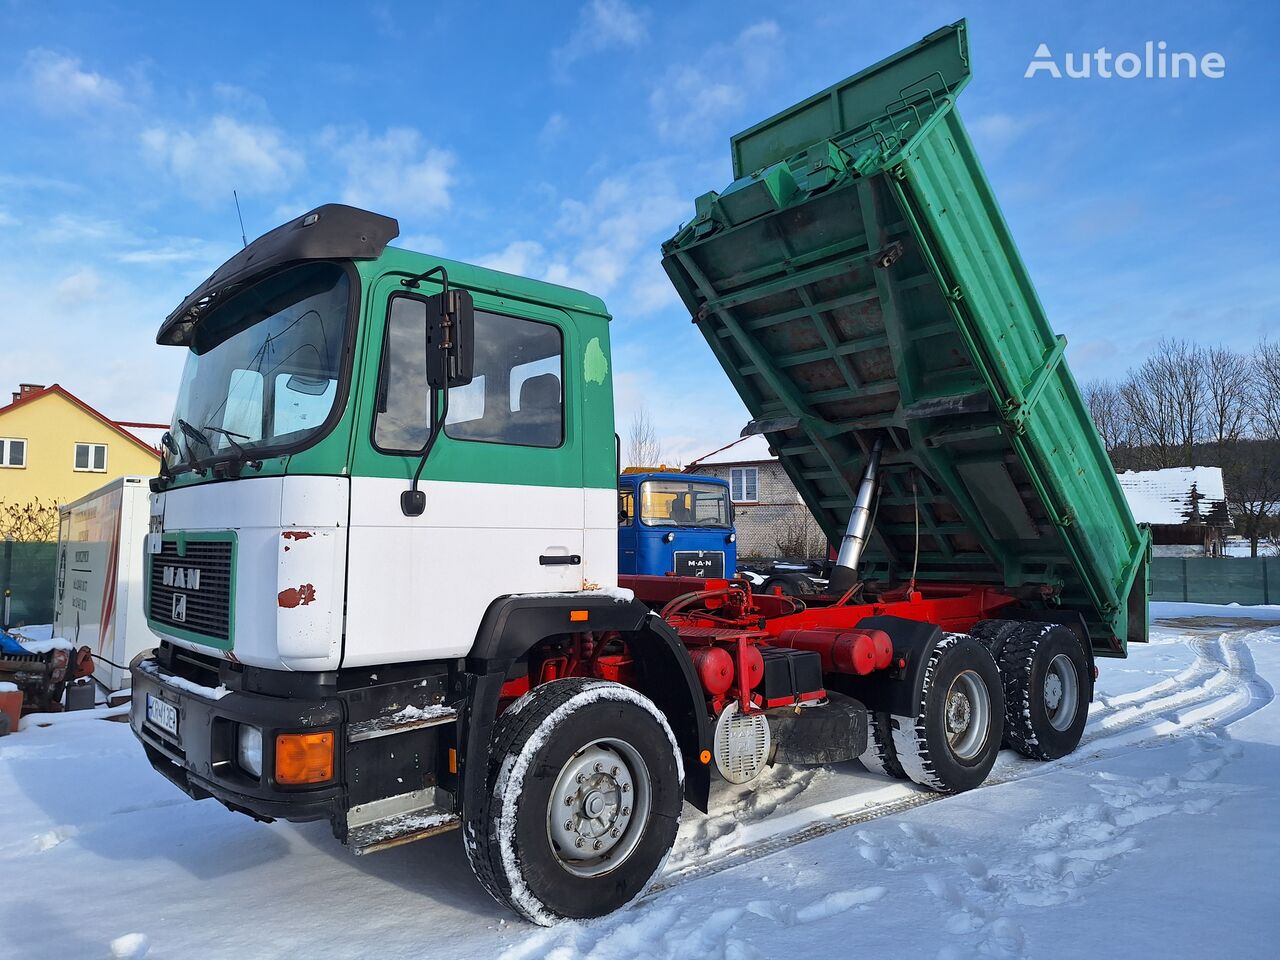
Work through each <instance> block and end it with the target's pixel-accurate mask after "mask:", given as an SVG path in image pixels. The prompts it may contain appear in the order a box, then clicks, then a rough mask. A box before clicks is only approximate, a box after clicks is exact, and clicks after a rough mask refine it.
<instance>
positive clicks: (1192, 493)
mask: <svg viewBox="0 0 1280 960" xmlns="http://www.w3.org/2000/svg"><path fill="white" fill-rule="evenodd" d="M1119 479H1120V486H1121V487H1122V488H1123V489H1124V495H1125V499H1126V500H1128V501H1129V509H1130V510H1132V511H1133V518H1134V519H1135V520H1137V521H1138V522H1139V523H1152V524H1183V523H1209V524H1220V525H1227V524H1230V523H1231V516H1230V514H1229V513H1228V512H1227V502H1226V491H1225V488H1224V487H1223V484H1222V468H1221V467H1168V468H1166V469H1164V470H1126V471H1125V472H1124V473H1122V474H1120V477H1119Z"/></svg>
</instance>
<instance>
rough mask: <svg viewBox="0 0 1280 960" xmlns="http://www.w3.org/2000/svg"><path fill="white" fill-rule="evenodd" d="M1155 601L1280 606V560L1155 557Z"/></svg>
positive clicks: (1261, 558) (1153, 561) (1153, 594)
mask: <svg viewBox="0 0 1280 960" xmlns="http://www.w3.org/2000/svg"><path fill="white" fill-rule="evenodd" d="M1151 599H1152V600H1175V601H1176V600H1181V601H1187V602H1190V603H1240V604H1250V605H1253V604H1259V603H1280V557H1256V558H1249V557H1154V558H1152V560H1151Z"/></svg>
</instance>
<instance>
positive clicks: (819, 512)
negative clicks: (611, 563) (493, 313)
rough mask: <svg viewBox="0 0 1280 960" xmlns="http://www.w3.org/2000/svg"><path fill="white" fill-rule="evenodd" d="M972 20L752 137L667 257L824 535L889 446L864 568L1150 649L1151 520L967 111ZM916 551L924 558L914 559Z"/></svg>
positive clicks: (1112, 647)
mask: <svg viewBox="0 0 1280 960" xmlns="http://www.w3.org/2000/svg"><path fill="white" fill-rule="evenodd" d="M968 81H969V55H968V45H967V38H966V31H965V23H964V21H960V22H958V23H955V24H952V25H951V26H948V27H945V28H943V29H941V30H939V31H937V32H936V33H933V34H930V35H929V36H927V37H925V38H924V39H923V40H921V41H920V42H919V43H918V44H916V45H915V46H913V47H910V48H908V49H907V50H904V51H902V52H901V53H899V54H897V55H895V56H893V57H890V58H888V59H887V60H884V61H882V62H880V63H878V64H876V65H875V66H873V67H870V68H868V69H866V70H864V71H862V72H861V73H858V74H856V75H855V76H853V77H850V78H849V79H848V80H845V81H843V82H842V83H838V84H836V85H835V86H833V87H831V88H829V89H827V90H824V91H823V92H821V93H819V94H817V95H815V96H813V97H810V98H809V99H807V100H805V101H803V102H802V103H799V104H797V105H795V106H794V107H792V108H791V109H789V110H785V111H783V112H782V113H779V114H778V115H776V116H774V117H771V118H770V119H768V120H765V121H764V122H763V123H759V124H757V125H756V126H754V127H752V128H750V129H749V130H746V131H745V132H743V133H740V134H738V135H737V136H736V137H734V138H733V140H732V149H733V162H734V176H735V177H736V178H737V179H735V180H734V182H733V183H732V184H730V185H729V186H728V187H726V188H725V189H724V190H723V191H721V192H720V193H708V194H704V195H703V196H701V197H699V198H698V200H697V202H696V216H695V218H694V219H693V220H692V221H691V222H690V223H689V224H687V225H686V226H684V227H683V228H681V230H680V231H679V233H677V234H676V236H675V237H673V238H672V239H671V240H669V241H668V242H667V243H666V244H664V246H663V253H664V261H663V262H664V265H665V267H666V270H667V273H668V274H669V275H670V277H671V279H672V281H673V283H674V284H675V286H676V289H677V290H678V291H679V293H680V296H681V298H682V299H683V300H684V302H685V304H686V306H687V307H688V308H689V310H690V312H691V314H692V315H693V317H694V321H695V322H696V323H697V325H698V327H699V329H700V330H701V331H702V333H703V335H704V336H705V337H706V339H707V342H708V343H709V344H710V345H711V349H712V351H713V352H714V353H715V355H716V358H717V359H718V360H719V361H720V363H721V365H722V366H723V367H724V369H725V372H726V373H727V374H728V375H729V377H730V379H731V380H732V381H733V383H734V386H735V387H736V388H737V389H738V392H739V393H740V394H741V395H742V398H743V400H744V401H745V403H746V405H747V407H748V409H749V410H750V411H751V414H752V416H753V417H754V418H755V420H754V421H753V424H752V425H751V426H750V427H748V430H750V431H753V432H760V433H764V434H765V435H766V436H767V438H768V440H769V444H770V447H771V448H772V449H773V450H774V451H775V452H776V453H777V455H778V456H779V458H780V459H781V462H782V464H783V466H784V467H785V469H786V471H787V473H788V475H789V476H790V477H791V479H792V481H793V482H794V483H795V485H796V487H797V489H798V490H799V491H800V495H801V497H802V498H803V499H804V501H805V503H806V504H807V505H808V506H809V509H810V510H812V512H813V515H814V517H815V518H816V519H817V521H818V523H819V524H820V525H821V526H822V529H823V531H824V532H825V533H826V535H827V537H828V538H829V539H830V540H831V541H832V542H833V543H838V542H839V539H840V537H841V535H842V533H843V532H844V529H845V525H846V522H847V520H848V517H849V513H850V510H851V508H852V505H853V501H854V497H855V495H856V492H857V488H858V482H859V477H860V474H861V472H862V469H863V466H864V464H865V462H866V459H867V456H868V453H869V451H870V449H871V447H872V445H873V444H874V443H875V442H876V440H877V439H881V440H882V441H883V443H884V449H885V453H884V460H883V468H882V476H883V485H882V494H881V499H880V502H879V507H878V515H877V519H876V524H875V533H874V536H873V538H872V541H871V543H870V545H869V547H868V551H867V554H866V556H865V557H864V566H863V570H864V572H865V575H866V576H867V577H871V578H877V579H880V580H891V581H894V582H898V583H901V582H904V581H907V580H909V579H910V578H911V576H912V574H913V570H914V571H915V576H916V577H917V578H918V579H920V580H927V581H934V582H964V583H989V584H995V585H1002V586H1005V587H1013V588H1026V589H1024V590H1023V591H1022V593H1023V595H1024V596H1025V597H1026V598H1027V600H1026V602H1028V603H1029V604H1032V605H1037V604H1045V605H1059V604H1060V605H1061V606H1063V607H1066V608H1070V609H1075V610H1078V611H1080V613H1081V614H1082V615H1083V616H1084V619H1085V621H1086V623H1087V626H1088V629H1089V632H1090V636H1091V638H1092V642H1093V647H1094V650H1095V652H1096V653H1097V654H1099V655H1111V656H1123V655H1124V653H1125V644H1126V643H1127V642H1128V641H1131V640H1132V641H1139V640H1145V639H1146V613H1147V609H1146V600H1147V559H1148V555H1149V552H1150V550H1149V543H1150V538H1149V534H1148V532H1147V531H1146V530H1145V529H1144V528H1139V527H1138V526H1137V524H1135V523H1134V520H1133V517H1132V515H1131V514H1130V512H1129V508H1128V505H1127V504H1126V502H1125V499H1124V495H1123V493H1122V492H1121V489H1120V485H1119V483H1118V482H1117V480H1116V477H1115V472H1114V470H1113V469H1112V466H1111V462H1110V460H1109V459H1108V457H1107V453H1106V450H1105V448H1104V447H1103V445H1102V442H1101V440H1100V439H1099V438H1098V435H1097V432H1096V431H1095V429H1094V427H1093V425H1092V422H1091V421H1090V419H1089V416H1088V412H1087V410H1086V407H1085V405H1084V402H1083V400H1082V399H1081V396H1080V391H1079V389H1078V388H1077V386H1076V383H1075V380H1074V379H1073V377H1072V376H1071V372H1070V371H1069V370H1068V368H1067V364H1066V363H1065V361H1064V348H1065V345H1066V340H1065V338H1063V337H1060V336H1055V335H1054V333H1053V332H1052V330H1051V329H1050V327H1049V323H1048V320H1047V319H1046V317H1045V313H1044V309H1043V308H1042V306H1041V304H1040V301H1039V299H1038V297H1037V296H1036V292H1035V289H1034V287H1033V285H1032V283H1031V278H1030V277H1029V276H1028V274H1027V270H1026V267H1025V266H1024V265H1023V263H1022V260H1021V258H1020V257H1019V255H1018V250H1017V248H1016V246H1015V245H1014V242H1013V238H1012V237H1011V236H1010V234H1009V229H1008V226H1007V225H1006V223H1005V221H1004V218H1003V216H1002V215H1001V213H1000V209H999V207H998V205H997V204H996V200H995V197H994V195H993V194H992V191H991V187H990V185H989V184H988V183H987V179H986V176H985V175H984V173H983V171H982V166H981V164H980V163H979V162H978V158H977V156H976V155H975V154H974V150H973V145H972V144H971V143H970V142H969V136H968V134H967V133H966V131H965V128H964V124H963V123H962V122H961V119H960V115H959V113H958V112H957V110H956V97H957V96H958V94H959V93H960V91H961V90H962V89H963V88H964V87H965V85H966V84H967V83H968ZM917 551H918V556H917Z"/></svg>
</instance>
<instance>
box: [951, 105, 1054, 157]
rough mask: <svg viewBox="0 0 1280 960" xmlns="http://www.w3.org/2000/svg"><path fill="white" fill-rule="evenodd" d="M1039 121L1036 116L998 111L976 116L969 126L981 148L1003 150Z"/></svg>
mask: <svg viewBox="0 0 1280 960" xmlns="http://www.w3.org/2000/svg"><path fill="white" fill-rule="evenodd" d="M1038 122H1039V118H1038V117H1035V116H1029V115H1019V116H1014V115H1013V114H1011V113H1000V112H997V113H986V114H982V115H980V116H978V117H976V118H975V119H973V120H972V121H970V122H969V123H968V127H969V133H970V134H971V135H972V136H973V139H974V140H975V141H977V143H978V146H979V148H980V149H982V150H1003V149H1004V148H1005V147H1007V146H1009V145H1010V144H1011V143H1013V142H1014V141H1015V140H1017V139H1018V138H1019V137H1021V136H1022V135H1023V134H1024V133H1026V131H1027V130H1029V129H1030V128H1031V127H1033V126H1035V125H1036V123H1038Z"/></svg>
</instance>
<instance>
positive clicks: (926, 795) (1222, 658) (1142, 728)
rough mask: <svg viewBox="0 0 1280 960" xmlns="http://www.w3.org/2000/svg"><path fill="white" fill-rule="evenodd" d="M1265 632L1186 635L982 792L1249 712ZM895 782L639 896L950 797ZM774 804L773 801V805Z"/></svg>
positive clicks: (1261, 688) (1008, 764) (1268, 697)
mask: <svg viewBox="0 0 1280 960" xmlns="http://www.w3.org/2000/svg"><path fill="white" fill-rule="evenodd" d="M1270 632H1272V630H1270V629H1268V630H1252V629H1249V630H1235V631H1229V632H1227V633H1223V634H1221V635H1219V636H1217V637H1196V638H1193V639H1189V640H1186V641H1184V642H1185V643H1186V644H1187V645H1188V646H1190V647H1191V648H1192V650H1194V651H1195V653H1196V661H1195V662H1194V663H1193V664H1192V665H1191V666H1190V667H1188V668H1187V669H1185V670H1183V671H1180V672H1179V673H1178V674H1176V675H1175V676H1174V677H1170V678H1165V679H1164V680H1161V681H1159V682H1158V683H1155V684H1152V685H1151V686H1150V687H1147V688H1144V689H1143V690H1138V691H1135V692H1134V693H1131V694H1125V695H1122V696H1119V697H1115V698H1111V699H1110V700H1108V701H1107V702H1105V703H1102V704H1100V705H1099V709H1098V710H1097V711H1096V712H1097V713H1098V714H1099V716H1097V717H1095V716H1094V713H1095V711H1090V714H1091V715H1090V718H1089V725H1088V726H1086V728H1085V734H1084V736H1083V737H1082V738H1081V742H1080V746H1079V747H1077V748H1076V751H1075V752H1074V753H1072V754H1070V755H1068V756H1066V757H1063V758H1062V759H1060V760H1052V761H1048V762H1037V761H1030V760H1022V759H1021V758H1019V759H1017V760H1013V759H1012V758H1006V755H1005V754H1003V753H1002V755H1001V760H1003V761H1005V762H1003V763H1000V762H998V763H997V769H996V770H995V771H993V773H992V776H990V777H989V778H988V779H987V781H986V782H985V783H984V784H983V785H982V786H981V787H979V788H977V789H979V790H985V789H987V788H988V787H993V786H999V785H1001V784H1005V783H1011V782H1013V781H1016V780H1020V779H1023V778H1025V777H1029V776H1037V775H1040V774H1043V773H1048V772H1051V771H1054V770H1058V769H1063V768H1070V767H1076V766H1081V765H1083V764H1086V763H1092V762H1093V761H1095V760H1097V759H1099V758H1101V757H1104V756H1106V755H1107V754H1108V753H1112V752H1116V751H1118V750H1122V749H1126V748H1128V747H1131V746H1133V745H1135V744H1138V743H1143V742H1146V741H1149V740H1155V739H1160V738H1163V737H1167V736H1171V735H1173V734H1176V733H1178V732H1181V731H1183V730H1186V729H1188V728H1192V727H1196V726H1199V727H1203V728H1214V729H1219V728H1222V727H1225V726H1227V725H1229V724H1231V723H1233V722H1235V721H1236V720H1239V719H1241V718H1243V717H1245V716H1248V715H1249V714H1250V713H1253V712H1254V711H1256V710H1259V709H1261V708H1262V707H1264V706H1266V705H1267V704H1268V703H1270V702H1271V701H1272V700H1273V699H1274V697H1275V694H1274V691H1273V690H1272V688H1271V686H1270V685H1269V684H1268V683H1267V682H1266V681H1265V680H1264V679H1263V678H1262V677H1260V676H1258V674H1257V671H1256V670H1255V668H1254V664H1253V657H1252V655H1251V654H1250V653H1249V650H1248V645H1247V640H1248V638H1249V637H1251V636H1260V635H1263V634H1266V633H1270ZM1193 684H1194V685H1193ZM1152 694H1157V695H1156V696H1155V697H1154V698H1153V699H1147V698H1150V697H1151V695H1152ZM1001 767H1003V769H1000V768H1001ZM895 786H896V787H897V788H898V789H900V790H902V791H903V793H902V794H901V795H898V796H893V797H889V798H885V799H883V800H878V801H876V800H872V801H864V802H863V803H862V804H861V805H860V806H859V807H858V809H855V810H841V811H836V812H833V813H830V814H825V815H824V808H826V807H829V806H831V805H832V804H820V805H818V806H817V807H814V808H810V809H811V811H812V812H813V814H814V816H815V817H820V818H821V819H814V820H813V821H811V822H809V823H807V824H805V825H804V826H803V827H801V828H799V829H796V830H791V831H785V832H782V833H776V834H773V835H771V836H767V837H764V838H761V839H750V840H747V841H746V842H744V843H742V844H740V845H738V846H735V847H729V848H727V849H725V850H723V851H721V852H719V853H718V854H717V857H716V859H715V861H714V862H708V861H705V860H702V861H699V862H687V860H688V859H689V858H688V857H687V856H681V857H680V858H679V860H678V861H677V862H676V863H675V864H674V865H671V864H669V865H668V867H667V869H666V871H665V873H664V875H663V876H662V877H660V878H659V879H658V880H657V881H656V882H655V883H654V884H653V885H652V886H650V888H649V890H648V891H647V892H646V893H645V895H644V897H643V898H641V899H642V901H643V900H647V899H649V898H651V897H653V896H655V895H657V894H659V893H662V892H664V891H667V890H671V889H673V888H675V887H679V886H682V885H684V884H686V883H689V882H690V881H693V880H697V879H700V878H702V877H707V876H712V875H714V874H717V873H722V872H723V871H725V870H731V869H733V868H734V867H737V866H741V865H743V864H746V863H751V862H753V861H755V860H760V859H762V858H764V857H768V856H771V855H772V854H774V853H778V852H780V851H782V850H786V849H788V848H789V847H793V846H796V845H797V844H801V843H805V842H806V841H809V840H814V839H817V838H818V837H823V836H826V835H828V834H831V833H835V832H836V831H839V830H844V829H847V828H849V827H853V826H857V825H858V824H862V823H867V822H869V821H871V820H876V819H879V818H881V817H886V816H892V815H894V814H898V813H904V812H906V811H907V810H912V809H914V808H916V807H921V806H924V805H925V804H929V803H936V802H938V801H941V800H946V799H947V797H948V795H946V794H939V793H933V792H932V791H926V790H924V789H922V788H918V787H914V786H907V785H905V784H890V787H895ZM845 799H850V798H845ZM839 802H840V801H833V803H839ZM776 806H777V804H774V805H773V807H776ZM735 809H736V805H735ZM733 816H734V810H733V809H731V810H730V811H728V812H727V813H721V814H717V818H720V819H723V818H725V817H730V818H733ZM793 816H794V815H793ZM753 819H754V818H753ZM744 822H746V823H751V822H753V820H746V821H744V820H741V819H737V818H734V823H735V824H736V825H738V826H740V825H741V824H742V823H744ZM708 829H710V828H708ZM712 832H714V831H712ZM721 835H724V834H721Z"/></svg>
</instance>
